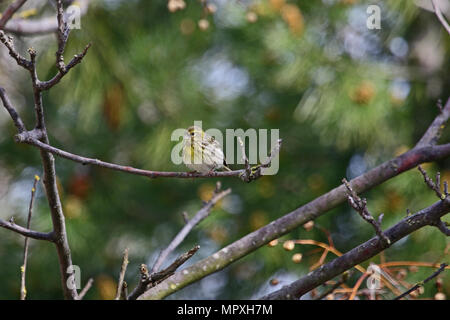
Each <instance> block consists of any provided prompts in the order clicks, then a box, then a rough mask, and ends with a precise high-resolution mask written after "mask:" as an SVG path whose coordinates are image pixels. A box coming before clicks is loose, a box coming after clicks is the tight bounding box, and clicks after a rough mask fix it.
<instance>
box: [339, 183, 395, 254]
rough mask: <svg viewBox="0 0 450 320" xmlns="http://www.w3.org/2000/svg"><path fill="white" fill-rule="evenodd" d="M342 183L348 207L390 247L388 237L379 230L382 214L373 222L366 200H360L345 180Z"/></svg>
mask: <svg viewBox="0 0 450 320" xmlns="http://www.w3.org/2000/svg"><path fill="white" fill-rule="evenodd" d="M342 183H343V184H344V185H345V187H346V188H347V193H348V196H347V200H348V203H349V204H350V206H351V207H352V208H353V209H354V210H355V211H356V212H358V213H359V215H360V216H361V217H362V218H363V219H364V220H366V221H367V222H368V223H370V224H371V225H372V226H373V228H374V229H375V232H376V234H377V235H378V237H379V239H380V240H381V241H383V242H384V243H385V244H386V245H388V246H389V245H390V244H391V241H390V240H389V238H388V237H386V235H385V234H384V233H383V231H382V229H381V222H382V220H383V216H384V214H383V213H382V214H380V215H379V217H378V221H377V220H375V219H374V218H373V216H372V214H371V213H370V212H369V210H368V209H367V200H366V199H361V198H360V197H359V196H358V195H357V194H356V192H355V191H354V190H353V188H352V187H351V186H350V183H349V182H348V181H347V179H345V178H344V179H342Z"/></svg>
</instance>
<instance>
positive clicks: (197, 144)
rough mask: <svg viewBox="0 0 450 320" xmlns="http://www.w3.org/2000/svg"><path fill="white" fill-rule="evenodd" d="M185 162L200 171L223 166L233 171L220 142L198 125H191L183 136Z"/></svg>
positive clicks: (207, 171) (208, 171)
mask: <svg viewBox="0 0 450 320" xmlns="http://www.w3.org/2000/svg"><path fill="white" fill-rule="evenodd" d="M183 163H184V164H185V165H186V166H187V167H188V168H189V169H191V170H194V171H196V172H200V173H211V172H213V171H214V170H218V169H221V168H224V169H226V170H228V171H231V169H230V168H228V165H227V163H226V161H225V156H224V154H223V151H222V148H221V146H220V144H219V142H218V141H217V140H216V139H214V137H211V136H209V135H207V134H206V133H205V132H204V131H203V130H202V129H201V128H199V127H197V126H192V127H189V128H188V129H187V130H186V133H185V135H184V137H183Z"/></svg>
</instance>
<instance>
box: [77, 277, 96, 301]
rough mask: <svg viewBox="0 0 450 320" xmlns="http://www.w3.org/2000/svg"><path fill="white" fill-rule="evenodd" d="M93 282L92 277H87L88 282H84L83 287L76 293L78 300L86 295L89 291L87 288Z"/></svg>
mask: <svg viewBox="0 0 450 320" xmlns="http://www.w3.org/2000/svg"><path fill="white" fill-rule="evenodd" d="M93 283H94V279H92V278H89V280H88V282H87V283H86V285H85V286H84V288H83V289H82V290H81V291H80V293H79V294H78V299H79V300H83V298H84V296H85V295H86V293H87V292H88V291H89V289H90V288H91V287H92V284H93Z"/></svg>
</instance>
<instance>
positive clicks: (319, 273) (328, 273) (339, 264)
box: [261, 199, 450, 300]
mask: <svg viewBox="0 0 450 320" xmlns="http://www.w3.org/2000/svg"><path fill="white" fill-rule="evenodd" d="M449 211H450V201H449V200H448V199H446V200H445V201H439V202H437V203H435V204H433V205H431V206H430V207H428V208H426V209H423V210H421V211H419V212H417V213H416V214H414V215H412V216H410V217H407V218H405V219H403V220H402V221H400V222H399V223H397V224H396V225H394V226H393V227H391V228H389V229H387V230H386V231H385V234H386V236H387V237H388V238H389V239H390V240H391V242H392V243H395V242H397V241H399V240H400V239H402V238H404V237H406V236H407V235H409V234H411V233H412V232H414V231H416V230H418V229H420V228H422V227H424V226H427V225H432V224H433V223H434V221H436V220H437V219H440V218H441V217H442V216H444V215H445V214H447V213H448V212H449ZM384 249H385V246H384V245H383V243H382V240H380V238H379V237H374V238H372V239H370V240H369V241H367V242H365V243H363V244H361V245H359V246H357V247H356V248H354V249H352V250H350V251H349V252H347V253H345V254H344V255H342V256H341V257H339V258H336V259H334V260H333V261H331V262H329V263H327V264H325V265H323V266H321V267H320V268H318V269H316V270H314V271H313V272H310V273H309V274H308V275H306V276H304V277H303V278H301V279H299V280H297V281H295V282H293V283H291V284H289V285H287V286H284V287H283V288H281V289H280V290H277V291H275V292H272V293H270V294H268V295H266V296H264V297H262V298H261V299H267V300H272V299H298V298H299V297H301V296H302V295H303V294H305V293H306V292H308V291H310V290H312V289H314V288H315V287H317V286H318V285H320V284H322V283H324V282H325V281H328V280H330V279H332V278H334V277H335V276H337V275H339V274H341V273H342V272H344V271H346V270H348V269H350V268H352V267H354V266H355V265H357V264H360V263H362V262H363V261H366V260H368V259H370V258H372V257H374V256H375V255H377V254H378V253H380V252H381V251H383V250H384Z"/></svg>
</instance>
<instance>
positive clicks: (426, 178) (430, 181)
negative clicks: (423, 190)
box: [417, 165, 447, 200]
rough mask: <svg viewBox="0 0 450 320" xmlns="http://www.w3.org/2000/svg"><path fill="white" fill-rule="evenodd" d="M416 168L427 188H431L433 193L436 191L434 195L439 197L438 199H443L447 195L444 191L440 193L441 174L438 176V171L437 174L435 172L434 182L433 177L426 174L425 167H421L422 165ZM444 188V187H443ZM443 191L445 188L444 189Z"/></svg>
mask: <svg viewBox="0 0 450 320" xmlns="http://www.w3.org/2000/svg"><path fill="white" fill-rule="evenodd" d="M417 168H418V169H419V171H420V173H421V174H422V176H423V180H424V181H425V184H426V185H427V186H428V188H430V189H431V190H433V191H434V192H435V193H436V196H437V197H438V198H439V199H441V200H445V199H446V197H447V195H446V194H445V192H444V193H442V192H441V186H440V184H441V182H440V181H441V178H440V177H441V176H440V173H439V172H438V173H437V174H436V183H434V182H433V179H431V178H430V177H429V176H428V174H427V172H426V171H425V169H423V168H422V166H420V165H419V166H418V167H417ZM444 189H445V188H444ZM444 191H445V190H444Z"/></svg>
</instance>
